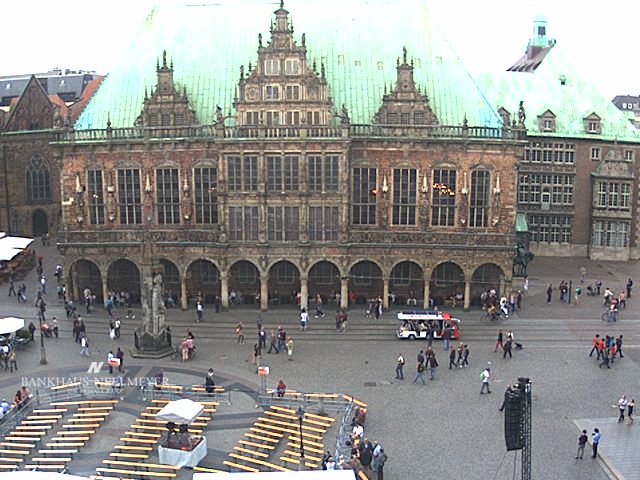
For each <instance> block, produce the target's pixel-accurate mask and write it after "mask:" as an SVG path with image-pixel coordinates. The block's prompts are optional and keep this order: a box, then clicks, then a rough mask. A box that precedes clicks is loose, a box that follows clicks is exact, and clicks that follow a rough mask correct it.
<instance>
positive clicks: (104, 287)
mask: <svg viewBox="0 0 640 480" xmlns="http://www.w3.org/2000/svg"><path fill="white" fill-rule="evenodd" d="M101 279H102V304H103V305H104V306H106V305H107V298H108V297H109V289H108V288H107V277H106V275H105V276H103V277H101Z"/></svg>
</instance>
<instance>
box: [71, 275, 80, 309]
mask: <svg viewBox="0 0 640 480" xmlns="http://www.w3.org/2000/svg"><path fill="white" fill-rule="evenodd" d="M76 268H77V267H74V268H72V269H71V270H70V271H69V283H70V284H71V285H70V287H71V298H72V299H73V301H74V302H76V303H78V301H79V300H80V294H79V291H78V290H79V288H78V274H77V273H76V271H75V269H76Z"/></svg>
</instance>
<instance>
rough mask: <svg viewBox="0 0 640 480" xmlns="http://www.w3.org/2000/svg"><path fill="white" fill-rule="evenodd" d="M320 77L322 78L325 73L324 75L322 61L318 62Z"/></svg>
mask: <svg viewBox="0 0 640 480" xmlns="http://www.w3.org/2000/svg"><path fill="white" fill-rule="evenodd" d="M320 78H321V79H322V80H324V78H325V75H324V62H320Z"/></svg>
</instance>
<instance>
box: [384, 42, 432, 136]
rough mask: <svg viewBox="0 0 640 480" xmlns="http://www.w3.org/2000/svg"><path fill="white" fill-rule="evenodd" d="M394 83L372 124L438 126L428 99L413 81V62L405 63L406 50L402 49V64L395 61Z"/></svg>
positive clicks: (385, 95)
mask: <svg viewBox="0 0 640 480" xmlns="http://www.w3.org/2000/svg"><path fill="white" fill-rule="evenodd" d="M396 70H397V76H396V83H395V86H394V87H393V90H391V91H390V92H389V93H386V91H385V94H384V96H383V97H382V106H381V107H380V109H379V110H378V113H376V116H375V119H374V123H377V124H383V125H394V124H402V125H438V123H439V122H438V119H437V118H436V116H435V114H434V113H433V111H432V110H431V107H430V106H429V98H428V97H427V96H426V95H423V94H422V93H421V92H420V89H419V88H418V87H417V86H416V84H415V82H414V79H413V60H411V62H410V63H407V49H406V48H403V49H402V63H400V59H399V58H398V61H397V67H396Z"/></svg>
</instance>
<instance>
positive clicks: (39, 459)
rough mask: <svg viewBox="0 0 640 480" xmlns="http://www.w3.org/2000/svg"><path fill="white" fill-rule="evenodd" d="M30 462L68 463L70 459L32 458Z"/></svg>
mask: <svg viewBox="0 0 640 480" xmlns="http://www.w3.org/2000/svg"><path fill="white" fill-rule="evenodd" d="M31 461H32V462H36V463H54V462H58V463H69V462H70V461H71V457H33V458H32V459H31Z"/></svg>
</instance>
